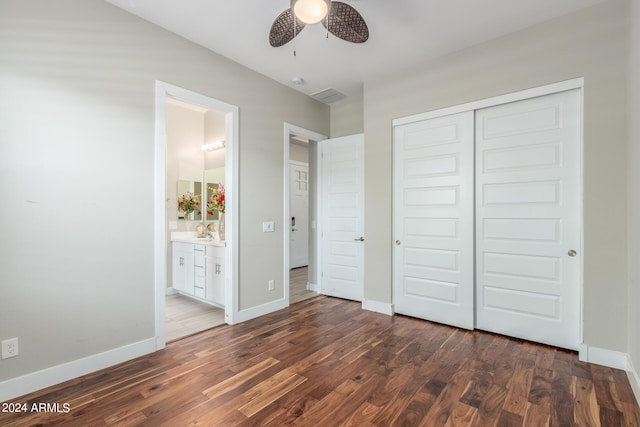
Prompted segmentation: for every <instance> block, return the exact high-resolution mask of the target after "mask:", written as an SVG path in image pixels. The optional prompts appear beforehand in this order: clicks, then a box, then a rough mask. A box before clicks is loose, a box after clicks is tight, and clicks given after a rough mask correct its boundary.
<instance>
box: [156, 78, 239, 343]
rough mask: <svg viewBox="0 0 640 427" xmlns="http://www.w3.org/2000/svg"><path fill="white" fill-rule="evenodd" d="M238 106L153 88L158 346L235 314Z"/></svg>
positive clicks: (163, 86) (165, 86) (161, 85)
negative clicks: (154, 101) (154, 95)
mask: <svg viewBox="0 0 640 427" xmlns="http://www.w3.org/2000/svg"><path fill="white" fill-rule="evenodd" d="M237 134H238V109H237V107H235V106H232V105H229V104H226V103H223V102H221V101H218V100H215V99H213V98H209V97H207V96H204V95H201V94H198V93H195V92H191V91H189V90H186V89H183V88H179V87H176V86H172V85H169V84H166V83H163V82H157V84H156V203H157V204H156V212H155V242H156V243H155V246H156V258H155V260H156V300H155V301H156V328H155V329H156V347H157V348H162V347H164V345H165V343H166V342H169V341H173V340H176V339H179V338H182V337H185V336H188V335H192V334H194V333H197V332H200V331H203V330H206V329H209V328H211V327H215V326H218V325H221V324H224V323H228V324H232V323H233V319H234V317H235V314H236V313H237V261H236V260H237V246H236V244H235V242H236V241H237V240H236V236H237V233H236V224H237V217H238V215H237V208H236V206H237V195H236V189H237V185H236V183H237V149H236V147H237Z"/></svg>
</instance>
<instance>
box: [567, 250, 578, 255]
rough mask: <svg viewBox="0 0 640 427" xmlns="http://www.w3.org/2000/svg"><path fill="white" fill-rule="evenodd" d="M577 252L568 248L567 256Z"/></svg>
mask: <svg viewBox="0 0 640 427" xmlns="http://www.w3.org/2000/svg"><path fill="white" fill-rule="evenodd" d="M576 254H577V252H576V251H574V250H573V249H570V250H569V252H567V255H569V256H576Z"/></svg>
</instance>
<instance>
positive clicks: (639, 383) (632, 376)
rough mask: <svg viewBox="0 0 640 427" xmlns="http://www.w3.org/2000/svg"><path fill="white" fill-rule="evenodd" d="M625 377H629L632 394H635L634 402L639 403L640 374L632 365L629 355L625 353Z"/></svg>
mask: <svg viewBox="0 0 640 427" xmlns="http://www.w3.org/2000/svg"><path fill="white" fill-rule="evenodd" d="M627 377H629V384H631V388H632V389H633V394H635V396H636V403H637V404H640V375H638V371H637V370H636V368H635V366H633V362H632V361H631V357H629V355H627Z"/></svg>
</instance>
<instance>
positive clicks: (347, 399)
mask: <svg viewBox="0 0 640 427" xmlns="http://www.w3.org/2000/svg"><path fill="white" fill-rule="evenodd" d="M14 401H15V402H22V403H28V404H29V405H30V404H31V403H32V402H45V403H59V404H60V406H61V407H62V405H63V404H64V403H67V404H69V407H70V411H69V412H68V413H66V414H65V413H60V414H53V413H31V414H7V413H0V425H2V426H6V425H11V426H14V425H15V426H23V425H64V426H89V425H91V426H103V425H118V426H138V425H140V426H142V425H144V426H164V425H166V426H172V427H175V426H186V425H202V426H227V425H242V426H280V425H283V424H289V423H293V424H296V425H302V426H333V425H352V426H373V425H375V426H411V425H424V426H494V425H496V426H521V425H526V426H544V425H551V426H572V425H575V426H581V427H583V426H600V425H601V426H607V427H610V426H612V427H617V426H638V425H640V409H639V408H638V405H637V404H636V402H635V399H634V396H633V393H632V390H631V388H630V386H629V382H628V380H627V377H626V374H625V372H623V371H620V370H616V369H610V368H605V367H602V366H597V365H591V364H587V363H583V362H580V361H578V357H577V355H576V354H575V353H572V352H569V351H564V350H558V349H554V348H551V347H546V346H543V345H538V344H533V343H529V342H523V341H520V340H517V339H510V338H506V337H503V336H498V335H493V334H488V333H483V332H479V331H465V330H460V329H456V328H451V327H448V326H443V325H437V324H432V323H429V322H425V321H421V320H416V319H412V318H408V317H403V316H393V317H389V316H386V315H382V314H377V313H373V312H368V311H363V310H362V309H361V305H360V303H355V302H349V301H343V300H339V299H334V298H328V297H315V298H312V299H309V300H306V301H303V302H300V303H298V304H295V305H292V306H291V307H289V308H288V309H285V310H282V311H279V312H277V313H274V314H271V315H269V316H266V317H263V318H260V319H256V320H253V321H249V322H246V323H243V324H241V325H236V326H220V327H218V328H215V329H212V330H209V331H206V332H203V333H201V334H198V335H194V336H191V337H188V338H185V339H183V340H180V341H176V342H174V343H172V344H170V345H169V346H168V347H167V349H166V350H163V351H160V352H157V353H155V354H152V355H149V356H145V357H142V358H139V359H136V360H133V361H130V362H127V363H124V364H121V365H118V366H116V367H114V368H111V369H107V370H104V371H101V372H98V373H95V374H92V375H88V376H85V377H82V378H79V379H77V380H73V381H70V382H67V383H65V384H62V385H59V386H55V387H52V388H50V389H47V390H43V391H41V392H38V393H34V394H31V395H29V396H25V397H23V398H19V399H15V400H14Z"/></svg>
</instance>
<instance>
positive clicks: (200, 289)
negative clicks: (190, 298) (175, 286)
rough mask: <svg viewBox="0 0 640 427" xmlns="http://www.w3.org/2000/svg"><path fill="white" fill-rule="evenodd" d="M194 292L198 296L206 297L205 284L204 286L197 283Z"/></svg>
mask: <svg viewBox="0 0 640 427" xmlns="http://www.w3.org/2000/svg"><path fill="white" fill-rule="evenodd" d="M193 294H194V295H195V296H197V297H198V298H205V297H206V293H205V291H204V286H203V287H199V286H198V285H196V286H195V288H193Z"/></svg>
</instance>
